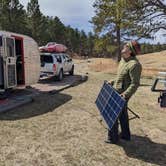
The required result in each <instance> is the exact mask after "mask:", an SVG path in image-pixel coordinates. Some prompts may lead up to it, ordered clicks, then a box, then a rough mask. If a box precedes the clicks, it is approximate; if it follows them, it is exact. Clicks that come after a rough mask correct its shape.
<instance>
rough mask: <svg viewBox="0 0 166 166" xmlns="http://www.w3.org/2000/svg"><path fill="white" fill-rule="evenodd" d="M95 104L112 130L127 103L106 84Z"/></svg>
mask: <svg viewBox="0 0 166 166" xmlns="http://www.w3.org/2000/svg"><path fill="white" fill-rule="evenodd" d="M95 103H96V105H97V107H98V109H99V111H100V113H101V115H102V116H103V118H104V120H105V122H106V123H107V125H108V127H109V129H111V128H112V126H113V125H114V123H115V122H116V120H117V118H118V117H119V114H120V113H121V111H122V110H123V108H124V106H125V103H126V101H125V99H123V98H122V97H121V96H120V95H119V94H118V92H116V90H115V89H114V88H113V87H112V86H111V85H110V84H109V83H108V82H104V84H103V87H102V88H101V90H100V93H99V95H98V97H97V99H96V102H95Z"/></svg>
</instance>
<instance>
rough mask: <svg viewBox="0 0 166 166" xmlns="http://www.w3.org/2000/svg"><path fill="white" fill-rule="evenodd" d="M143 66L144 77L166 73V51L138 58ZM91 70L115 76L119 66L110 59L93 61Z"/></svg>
mask: <svg viewBox="0 0 166 166" xmlns="http://www.w3.org/2000/svg"><path fill="white" fill-rule="evenodd" d="M138 59H139V60H140V63H141V64H142V66H143V71H142V76H150V77H152V76H155V75H157V73H158V72H159V71H166V51H162V52H158V53H151V54H145V55H140V56H138ZM91 62H92V63H91V64H90V65H89V67H90V69H91V70H92V71H95V72H106V73H107V72H108V73H113V74H115V73H116V72H117V67H118V64H117V63H116V62H115V61H114V60H112V59H109V58H107V59H106V58H93V59H91Z"/></svg>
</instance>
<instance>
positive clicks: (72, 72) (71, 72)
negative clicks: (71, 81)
mask: <svg viewBox="0 0 166 166" xmlns="http://www.w3.org/2000/svg"><path fill="white" fill-rule="evenodd" d="M69 74H70V75H74V65H73V66H72V68H71V70H70V72H69Z"/></svg>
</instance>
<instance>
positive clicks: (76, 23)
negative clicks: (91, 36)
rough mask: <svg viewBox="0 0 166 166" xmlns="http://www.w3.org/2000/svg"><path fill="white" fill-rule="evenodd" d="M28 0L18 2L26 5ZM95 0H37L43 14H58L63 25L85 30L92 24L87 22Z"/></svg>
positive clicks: (91, 13)
mask: <svg viewBox="0 0 166 166" xmlns="http://www.w3.org/2000/svg"><path fill="white" fill-rule="evenodd" d="M29 1H30V0H20V3H21V4H22V5H24V6H25V7H26V6H27V3H28V2H29ZM94 1H95V0H38V2H39V5H40V10H41V12H42V13H43V14H44V15H48V16H58V17H59V18H60V20H61V21H62V22H63V23H64V24H65V25H70V26H71V27H73V28H78V29H79V30H81V29H83V30H84V31H86V32H89V31H92V30H93V28H92V24H90V23H89V21H90V20H91V17H92V16H94V8H93V7H92V5H93V3H94Z"/></svg>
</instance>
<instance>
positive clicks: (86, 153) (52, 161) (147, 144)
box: [0, 60, 166, 166]
mask: <svg viewBox="0 0 166 166" xmlns="http://www.w3.org/2000/svg"><path fill="white" fill-rule="evenodd" d="M89 63H90V62H88V61H87V60H85V61H81V62H79V63H78V62H77V64H76V74H77V75H78V76H81V75H82V74H88V80H87V81H86V82H84V83H79V84H77V85H75V86H74V87H70V88H66V89H64V90H63V91H60V92H59V93H47V92H48V91H49V90H50V88H49V87H48V89H46V90H45V91H44V92H42V93H41V94H40V93H39V95H38V96H36V97H34V102H33V103H31V104H28V105H25V106H22V107H20V108H16V109H14V110H12V111H10V112H7V113H3V114H0V140H1V141H0V147H1V148H0V166H1V165H2V166H4V165H5V166H116V165H124V166H128V165H131V166H132V165H133V166H135V165H136V166H137V165H138V166H139V165H141V166H143V165H145V166H147V165H163V166H164V165H166V128H165V126H166V121H165V119H166V110H164V109H161V108H159V105H158V103H157V97H158V94H157V93H152V92H151V91H150V88H151V85H152V83H153V81H152V80H150V79H142V80H141V87H140V88H139V90H138V91H137V93H136V95H134V96H133V98H132V99H131V101H130V103H129V107H130V108H131V109H132V110H133V111H135V112H136V113H137V114H139V116H140V117H141V118H140V119H134V120H131V121H130V127H131V132H132V141H131V142H125V141H121V142H120V144H119V145H109V144H105V143H104V140H105V139H106V135H107V130H106V129H105V127H104V126H105V124H104V123H102V124H101V123H100V119H101V116H100V115H99V111H98V110H97V108H96V106H95V100H96V97H97V95H98V93H99V90H100V88H101V86H102V83H103V80H109V79H113V78H114V77H115V75H111V74H107V73H104V72H92V71H91V70H90V69H89V68H88V65H89ZM57 84H59V83H57ZM50 86H52V87H53V86H56V85H54V84H53V85H52V84H51V85H50ZM38 91H40V90H39V89H38ZM132 117H133V115H132V114H131V113H130V118H132Z"/></svg>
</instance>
